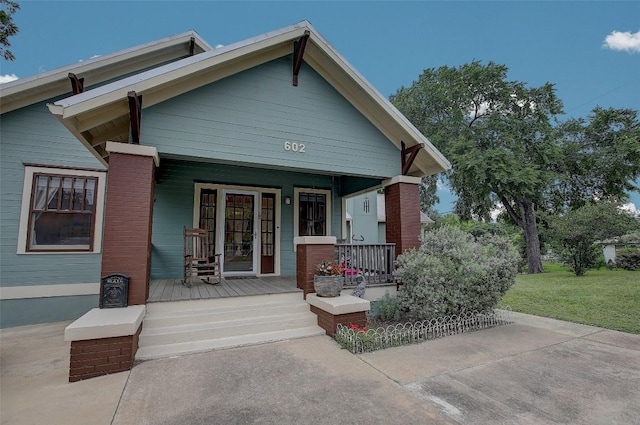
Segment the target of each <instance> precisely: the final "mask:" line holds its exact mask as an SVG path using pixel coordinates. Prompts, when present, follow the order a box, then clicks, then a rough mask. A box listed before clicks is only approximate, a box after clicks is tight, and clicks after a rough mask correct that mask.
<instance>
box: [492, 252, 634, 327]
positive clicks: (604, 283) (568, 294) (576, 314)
mask: <svg viewBox="0 0 640 425" xmlns="http://www.w3.org/2000/svg"><path fill="white" fill-rule="evenodd" d="M545 270H546V271H547V272H546V273H542V274H533V275H520V276H518V277H517V278H516V283H515V285H513V286H512V287H511V289H509V291H507V293H506V294H505V296H504V297H503V299H502V301H501V302H500V305H501V306H505V305H507V306H510V307H511V308H512V309H513V311H519V312H522V313H528V314H535V315H537V316H544V317H552V318H554V319H561V320H566V321H569V322H575V323H583V324H586V325H593V326H599V327H603V328H607V329H614V330H618V331H623V332H630V333H635V334H640V272H637V271H635V272H631V271H626V270H606V269H601V270H589V271H588V272H587V273H586V274H585V275H584V276H582V277H577V276H575V275H574V274H573V273H571V272H570V271H569V270H568V269H567V268H564V267H562V266H560V265H558V264H555V263H549V264H545Z"/></svg>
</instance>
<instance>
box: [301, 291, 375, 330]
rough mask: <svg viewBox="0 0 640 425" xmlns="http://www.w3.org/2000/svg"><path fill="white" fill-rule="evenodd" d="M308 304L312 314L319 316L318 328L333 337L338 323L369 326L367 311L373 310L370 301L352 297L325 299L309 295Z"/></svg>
mask: <svg viewBox="0 0 640 425" xmlns="http://www.w3.org/2000/svg"><path fill="white" fill-rule="evenodd" d="M307 302H308V303H309V304H310V305H311V312H313V313H315V314H316V315H317V316H318V326H320V327H321V328H322V329H324V330H325V332H326V333H327V335H329V336H330V337H333V336H334V335H335V333H336V327H337V326H338V323H342V324H343V325H347V326H348V325H349V324H350V323H353V324H356V325H358V326H364V325H366V324H367V311H369V310H370V309H371V303H370V302H369V301H368V300H364V299H362V298H358V297H354V296H352V295H341V296H339V297H330V298H323V297H318V296H317V295H316V294H309V295H308V296H307Z"/></svg>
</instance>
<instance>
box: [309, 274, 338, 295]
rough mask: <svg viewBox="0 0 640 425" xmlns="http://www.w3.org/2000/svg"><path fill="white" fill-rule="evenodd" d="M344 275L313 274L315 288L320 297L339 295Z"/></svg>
mask: <svg viewBox="0 0 640 425" xmlns="http://www.w3.org/2000/svg"><path fill="white" fill-rule="evenodd" d="M343 284H344V277H343V276H313V289H315V291H316V294H317V295H318V296H319V297H339V296H340V291H342V285H343Z"/></svg>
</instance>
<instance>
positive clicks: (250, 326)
mask: <svg viewBox="0 0 640 425" xmlns="http://www.w3.org/2000/svg"><path fill="white" fill-rule="evenodd" d="M322 334H324V330H323V329H322V328H320V327H319V326H318V325H317V316H316V315H315V314H313V313H311V311H310V308H309V304H307V302H306V301H304V299H303V298H302V293H287V294H273V295H259V296H248V297H235V298H224V299H208V300H193V301H178V302H167V303H150V304H148V305H147V313H146V315H145V318H144V322H143V326H142V332H141V333H140V338H139V341H138V347H139V348H138V352H137V354H136V360H146V359H152V358H161V357H168V356H176V355H182V354H189V353H197V352H203V351H208V350H215V349H220V348H231V347H237V346H244V345H251V344H261V343H265V342H272V341H279V340H286V339H293V338H302V337H307V336H313V335H322Z"/></svg>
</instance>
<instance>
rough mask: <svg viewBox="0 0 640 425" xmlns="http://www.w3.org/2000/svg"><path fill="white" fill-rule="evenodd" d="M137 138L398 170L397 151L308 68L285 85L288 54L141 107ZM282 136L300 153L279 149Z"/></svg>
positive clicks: (332, 166)
mask: <svg viewBox="0 0 640 425" xmlns="http://www.w3.org/2000/svg"><path fill="white" fill-rule="evenodd" d="M141 137H142V141H143V143H144V144H148V145H152V146H155V147H156V148H157V149H158V152H159V153H160V154H161V155H165V156H166V155H169V156H173V157H191V158H207V159H213V160H216V161H229V162H234V163H244V164H260V165H262V164H266V165H267V166H271V167H285V168H288V169H295V170H300V171H310V172H320V173H339V174H343V175H357V176H369V177H374V178H387V177H393V176H395V175H398V174H400V159H399V156H400V155H399V152H398V149H397V148H396V147H395V146H394V145H393V144H392V143H391V142H390V141H389V140H388V139H387V138H386V137H385V136H384V135H383V134H382V133H381V132H380V131H379V130H378V129H377V128H375V127H374V126H373V125H372V124H371V123H370V122H369V121H368V120H367V119H366V118H365V117H364V116H362V114H360V112H359V111H357V110H356V109H355V108H354V107H353V106H352V105H351V104H350V103H349V102H348V101H347V100H346V99H344V98H343V97H342V96H341V95H340V94H339V93H338V92H337V91H336V90H335V89H333V87H331V86H330V85H329V84H328V83H327V82H326V81H325V80H324V79H323V78H322V77H320V75H319V74H317V73H316V72H315V71H314V70H313V69H311V68H310V67H308V66H306V65H303V67H302V70H301V72H300V84H299V85H298V87H293V86H292V85H291V63H290V57H285V58H281V59H278V60H275V61H272V62H269V63H266V64H263V65H260V66H258V67H255V68H252V69H249V70H247V71H244V72H242V73H239V74H236V75H233V76H230V77H227V78H225V79H223V80H220V81H217V82H215V83H212V84H209V85H207V86H204V87H201V88H199V89H197V90H194V91H191V92H189V93H185V94H183V95H181V96H177V97H176V98H173V99H170V100H168V101H166V102H163V103H160V104H158V105H154V106H152V107H150V108H147V109H145V110H144V114H143V120H142V136H141ZM285 141H291V142H297V143H304V144H305V145H306V152H305V153H304V154H302V153H294V152H291V151H289V152H287V151H285V150H284V146H283V145H284V142H285ZM390 156H391V157H397V158H398V160H397V161H389V158H390ZM355 158H357V160H354V159H355Z"/></svg>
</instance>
